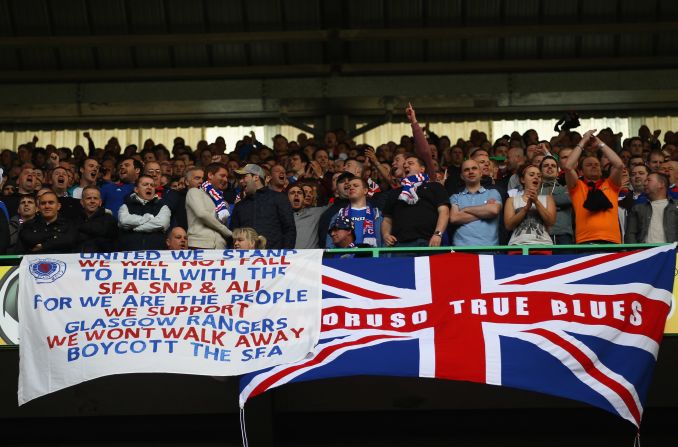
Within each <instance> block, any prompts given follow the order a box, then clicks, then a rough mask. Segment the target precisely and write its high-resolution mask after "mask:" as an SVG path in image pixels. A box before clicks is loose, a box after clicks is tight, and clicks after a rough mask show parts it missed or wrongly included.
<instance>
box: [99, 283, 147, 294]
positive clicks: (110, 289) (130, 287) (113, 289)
mask: <svg viewBox="0 0 678 447" xmlns="http://www.w3.org/2000/svg"><path fill="white" fill-rule="evenodd" d="M130 292H131V293H139V289H137V286H136V284H134V283H133V282H128V283H123V282H119V281H116V282H102V283H101V284H99V295H113V294H116V293H130Z"/></svg>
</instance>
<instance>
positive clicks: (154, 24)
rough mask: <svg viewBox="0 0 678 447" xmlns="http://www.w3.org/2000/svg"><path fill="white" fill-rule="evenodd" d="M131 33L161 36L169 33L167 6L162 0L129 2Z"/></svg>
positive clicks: (128, 11) (127, 4)
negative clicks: (166, 15) (166, 14)
mask: <svg viewBox="0 0 678 447" xmlns="http://www.w3.org/2000/svg"><path fill="white" fill-rule="evenodd" d="M126 7H127V17H128V20H129V22H130V32H132V33H134V34H161V33H165V32H167V20H166V17H165V5H164V3H163V1H162V0H145V1H143V2H139V1H136V2H127V3H126Z"/></svg>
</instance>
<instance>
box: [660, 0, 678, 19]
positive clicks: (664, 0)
mask: <svg viewBox="0 0 678 447" xmlns="http://www.w3.org/2000/svg"><path fill="white" fill-rule="evenodd" d="M659 14H660V16H661V18H662V19H663V20H672V19H675V18H677V17H678V2H677V1H676V0H659Z"/></svg>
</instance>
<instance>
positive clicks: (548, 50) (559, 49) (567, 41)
mask: <svg viewBox="0 0 678 447" xmlns="http://www.w3.org/2000/svg"><path fill="white" fill-rule="evenodd" d="M541 55H542V57H543V58H544V59H557V58H571V57H577V39H576V38H575V36H545V37H544V38H543V40H542V50H541Z"/></svg>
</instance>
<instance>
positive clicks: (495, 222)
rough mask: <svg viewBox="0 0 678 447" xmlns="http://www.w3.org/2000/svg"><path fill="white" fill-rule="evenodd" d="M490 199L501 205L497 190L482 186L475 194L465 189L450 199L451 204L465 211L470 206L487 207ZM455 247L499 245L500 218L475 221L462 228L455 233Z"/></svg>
mask: <svg viewBox="0 0 678 447" xmlns="http://www.w3.org/2000/svg"><path fill="white" fill-rule="evenodd" d="M490 199H494V200H496V201H497V203H498V204H499V205H501V195H500V194H499V192H498V191H497V190H496V189H485V188H483V187H482V186H481V187H480V189H479V190H478V192H475V193H473V192H469V190H468V189H466V188H464V190H463V191H462V192H460V193H459V194H454V195H452V196H451V197H450V203H451V204H452V205H453V206H454V205H457V206H458V207H459V209H460V210H463V209H464V208H466V207H469V206H481V205H485V204H486V203H487V201H488V200H490ZM454 245H458V246H470V245H475V246H488V245H499V216H497V217H495V218H494V219H489V220H482V219H481V220H474V221H473V222H469V223H467V224H464V225H462V226H460V227H459V228H457V231H456V232H455V233H454Z"/></svg>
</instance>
